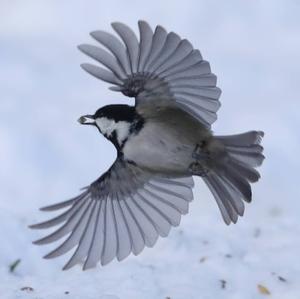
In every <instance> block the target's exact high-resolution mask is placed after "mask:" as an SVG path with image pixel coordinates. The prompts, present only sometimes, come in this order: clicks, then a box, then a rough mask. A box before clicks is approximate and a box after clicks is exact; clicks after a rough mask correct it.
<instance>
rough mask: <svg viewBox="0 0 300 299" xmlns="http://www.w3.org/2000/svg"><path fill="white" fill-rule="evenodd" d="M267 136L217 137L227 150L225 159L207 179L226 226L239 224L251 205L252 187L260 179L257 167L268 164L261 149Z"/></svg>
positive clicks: (255, 132) (217, 161)
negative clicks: (264, 163) (247, 203)
mask: <svg viewBox="0 0 300 299" xmlns="http://www.w3.org/2000/svg"><path fill="white" fill-rule="evenodd" d="M263 136H264V133H263V132H261V131H250V132H247V133H244V134H238V135H230V136H216V137H215V139H216V140H217V141H218V142H220V143H221V144H222V145H223V146H224V149H225V151H224V152H225V154H224V155H219V156H216V157H217V160H216V161H215V163H214V167H213V168H212V169H211V171H210V172H209V173H208V174H207V176H206V177H205V178H204V181H205V183H206V184H207V186H208V187H209V189H210V190H211V192H212V193H213V195H214V197H215V199H216V202H217V204H218V206H219V209H220V211H221V214H222V216H223V219H224V221H225V223H226V224H230V223H231V222H233V223H236V221H237V219H238V216H242V215H243V213H244V203H243V200H244V201H246V202H251V200H252V190H251V186H250V183H254V182H257V181H258V180H259V178H260V174H259V172H258V171H257V170H256V169H255V167H257V166H260V165H261V164H262V162H263V160H264V156H263V154H262V152H263V147H262V146H261V145H260V142H261V139H262V137H263Z"/></svg>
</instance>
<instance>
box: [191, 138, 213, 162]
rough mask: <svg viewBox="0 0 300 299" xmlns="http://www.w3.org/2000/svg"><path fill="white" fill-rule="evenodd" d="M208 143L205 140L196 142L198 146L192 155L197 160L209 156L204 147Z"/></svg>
mask: <svg viewBox="0 0 300 299" xmlns="http://www.w3.org/2000/svg"><path fill="white" fill-rule="evenodd" d="M205 145H206V142H205V141H202V142H201V143H200V144H198V143H197V144H196V147H195V149H194V151H193V153H192V157H193V158H194V159H196V160H206V159H207V158H208V156H209V154H208V151H206V150H205V149H204V147H205Z"/></svg>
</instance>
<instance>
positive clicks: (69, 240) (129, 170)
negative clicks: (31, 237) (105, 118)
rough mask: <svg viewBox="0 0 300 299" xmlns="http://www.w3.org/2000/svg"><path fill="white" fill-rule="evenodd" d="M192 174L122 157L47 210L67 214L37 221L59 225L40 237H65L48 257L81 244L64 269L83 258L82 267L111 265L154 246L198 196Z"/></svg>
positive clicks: (37, 226)
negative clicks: (152, 169)
mask: <svg viewBox="0 0 300 299" xmlns="http://www.w3.org/2000/svg"><path fill="white" fill-rule="evenodd" d="M192 187H193V179H192V177H184V178H167V177H161V176H157V175H156V176H154V175H152V174H150V173H148V172H145V171H143V170H141V169H140V168H138V167H137V166H135V165H133V164H131V163H128V162H125V161H123V160H121V159H117V160H116V162H115V163H114V164H113V166H112V167H111V168H110V169H109V170H108V171H107V172H106V173H105V174H103V175H102V176H101V177H100V178H99V179H97V180H96V181H95V182H94V183H92V184H91V185H90V186H89V187H87V188H86V189H85V190H84V191H83V193H82V194H80V195H79V196H77V197H75V198H73V199H71V200H68V201H65V202H62V203H59V204H54V205H52V206H48V207H45V208H42V210H43V211H57V210H61V209H63V208H66V209H67V210H65V211H64V212H63V213H61V214H60V215H58V216H56V217H54V218H53V219H50V220H48V221H45V222H42V223H38V224H35V225H32V226H31V228H34V229H46V228H51V227H54V226H57V225H58V224H60V227H59V228H57V229H56V230H55V231H54V232H52V233H51V234H50V235H48V236H46V237H44V238H42V239H39V240H37V241H35V242H34V243H35V244H48V243H52V242H54V241H57V240H60V239H62V238H64V241H63V242H62V243H61V244H60V245H59V246H58V247H57V248H55V249H54V250H52V251H51V252H50V253H49V254H47V255H46V256H45V258H54V257H57V256H60V255H62V254H64V253H66V252H68V251H69V250H71V249H73V248H76V249H75V251H74V253H73V255H72V257H71V258H70V260H69V261H68V263H67V264H66V265H65V266H64V269H65V270H66V269H69V268H71V267H73V266H74V265H76V264H78V263H84V266H83V269H88V268H92V267H95V266H96V264H97V262H98V261H101V264H102V265H106V264H107V263H109V262H110V261H112V260H113V259H114V258H115V257H116V258H117V259H118V260H119V261H121V260H123V259H124V258H126V257H127V256H128V255H129V254H130V253H131V252H132V253H133V254H134V255H137V254H139V253H140V252H141V251H142V250H143V248H144V247H145V246H147V247H152V246H154V244H155V243H156V241H157V239H158V237H159V236H162V237H166V236H167V235H168V233H169V231H170V228H171V226H178V225H179V222H180V218H181V215H183V214H186V213H187V212H188V204H189V202H190V201H191V200H192V199H193V194H192Z"/></svg>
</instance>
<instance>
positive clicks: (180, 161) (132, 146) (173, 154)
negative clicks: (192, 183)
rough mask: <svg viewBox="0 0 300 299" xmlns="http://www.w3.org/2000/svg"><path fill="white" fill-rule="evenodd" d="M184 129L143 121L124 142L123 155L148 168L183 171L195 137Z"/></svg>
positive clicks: (187, 168) (190, 158) (187, 162)
mask: <svg viewBox="0 0 300 299" xmlns="http://www.w3.org/2000/svg"><path fill="white" fill-rule="evenodd" d="M194 133H195V132H189V130H188V128H186V129H184V128H182V127H181V128H178V127H173V126H168V124H165V125H164V124H163V125H162V124H159V123H156V122H153V123H152V122H150V123H146V125H145V126H144V128H143V129H142V130H141V131H140V132H139V133H138V134H137V135H134V136H132V137H130V139H129V140H128V141H127V143H126V144H125V146H124V149H123V153H124V158H125V159H127V160H130V161H133V162H135V163H136V164H138V165H139V166H140V167H143V168H145V169H148V170H150V171H155V172H161V173H165V174H178V175H180V174H187V173H188V171H189V166H190V164H191V163H192V161H193V158H192V153H193V151H194V149H195V146H196V143H197V141H196V140H197V138H196V136H195V135H194Z"/></svg>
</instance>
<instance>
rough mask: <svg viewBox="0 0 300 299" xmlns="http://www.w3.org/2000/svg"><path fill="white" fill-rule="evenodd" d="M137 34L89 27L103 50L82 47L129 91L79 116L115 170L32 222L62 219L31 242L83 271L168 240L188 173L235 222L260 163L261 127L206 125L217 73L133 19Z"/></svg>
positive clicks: (174, 38) (181, 210)
mask: <svg viewBox="0 0 300 299" xmlns="http://www.w3.org/2000/svg"><path fill="white" fill-rule="evenodd" d="M138 25H139V33H140V39H139V40H138V39H137V37H136V35H135V33H134V32H133V31H132V30H131V29H130V28H129V27H128V26H126V25H124V24H121V23H113V24H112V27H113V29H114V30H115V31H116V33H117V34H118V35H119V37H120V39H119V38H117V37H115V36H114V35H112V34H110V33H107V32H104V31H95V32H92V33H91V35H92V37H93V38H94V39H95V40H96V41H97V42H99V43H100V44H101V45H102V47H98V46H92V45H81V46H79V49H80V50H81V51H82V52H83V53H85V54H87V55H88V56H90V57H91V58H93V59H94V60H96V61H97V62H99V63H100V64H101V65H103V66H104V67H100V66H95V65H93V64H89V63H85V64H82V68H83V69H84V70H85V71H87V72H88V73H90V74H91V75H93V76H94V77H96V78H98V79H100V80H103V81H106V82H108V83H111V84H112V85H113V86H112V87H111V89H112V90H114V91H117V92H121V93H123V94H124V95H126V96H128V97H133V98H135V106H128V105H108V106H105V107H102V108H100V109H99V110H97V111H96V113H94V114H91V115H84V116H82V117H80V118H79V122H80V123H81V124H83V125H89V126H93V127H95V128H96V129H97V130H98V131H99V132H100V133H101V134H102V135H103V136H105V137H106V138H107V139H108V140H110V141H111V142H112V143H113V144H114V146H115V147H116V149H117V153H118V154H117V158H116V160H115V162H114V163H113V165H112V166H111V168H110V169H109V170H108V171H107V172H106V173H104V174H103V175H101V176H100V177H99V178H98V179H97V180H96V181H94V182H93V183H92V184H90V185H89V186H88V187H86V188H85V189H84V190H83V192H82V193H81V194H80V195H78V196H76V197H74V198H72V199H69V200H67V201H64V202H61V203H58V204H54V205H51V206H48V207H44V208H42V210H43V211H56V210H61V209H63V208H66V210H65V211H64V212H62V213H61V214H60V215H58V216H56V217H55V218H53V219H50V220H48V221H45V222H42V223H39V224H35V225H32V226H31V227H32V228H38V229H44V228H50V227H53V226H56V225H58V224H61V226H60V227H59V228H58V229H56V230H55V231H54V232H52V233H51V234H50V235H48V236H46V237H44V238H42V239H40V240H38V241H36V242H34V243H35V244H48V243H52V242H54V241H57V240H59V239H61V238H63V237H67V238H65V239H64V241H63V242H62V244H61V245H60V246H58V247H57V248H56V249H54V250H53V251H51V252H50V253H49V254H47V255H46V258H53V257H57V256H60V255H62V254H64V253H66V252H68V251H69V250H71V249H72V248H73V247H76V250H75V251H74V253H73V255H72V257H71V258H70V260H69V261H68V263H67V264H66V265H65V266H64V269H69V268H70V267H72V266H74V265H75V264H78V263H83V269H88V268H92V267H95V266H96V264H97V262H98V261H100V262H101V264H102V265H105V264H107V263H109V262H110V261H112V260H113V259H114V258H117V259H118V260H119V261H120V260H123V259H124V258H126V257H127V256H128V255H129V254H130V253H133V254H134V255H137V254H139V253H140V252H141V251H142V250H143V248H144V247H145V246H147V247H152V246H154V244H155V243H156V241H157V238H158V236H161V237H166V236H167V235H168V234H169V231H170V228H171V227H172V226H178V225H179V223H180V218H181V215H183V214H186V213H187V212H188V206H189V203H190V202H191V200H192V199H193V193H192V188H193V176H200V177H201V178H202V179H203V180H204V182H205V183H206V184H207V186H208V188H209V189H210V190H211V192H212V194H213V196H214V198H215V200H216V202H217V205H218V207H219V209H220V211H221V215H222V217H223V219H224V221H225V223H226V224H230V223H231V222H233V223H236V222H237V220H238V216H242V215H243V213H244V201H246V202H250V201H251V197H252V194H251V186H250V183H254V182H256V181H258V179H259V178H260V175H259V173H258V172H257V170H256V169H255V168H256V167H258V166H260V165H261V164H262V162H263V159H264V156H263V154H262V151H263V147H262V146H261V145H260V142H261V139H262V137H263V132H261V131H249V132H246V133H242V134H237V135H229V136H215V135H213V133H212V131H211V125H212V123H213V122H214V121H215V120H216V118H217V114H216V112H217V111H218V109H219V107H220V102H219V97H220V95H221V90H220V89H219V88H218V87H216V76H215V75H214V74H213V73H212V72H211V69H210V65H209V63H208V62H207V61H205V60H203V58H202V56H201V54H200V52H199V51H198V50H195V49H194V48H193V46H192V45H191V43H190V42H189V41H187V40H186V39H181V38H180V37H179V36H178V35H177V34H176V33H174V32H170V33H168V32H167V31H166V30H165V29H164V28H163V27H161V26H157V27H156V29H155V31H154V32H153V31H152V29H151V28H150V26H149V25H148V23H146V22H144V21H139V23H138Z"/></svg>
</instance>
